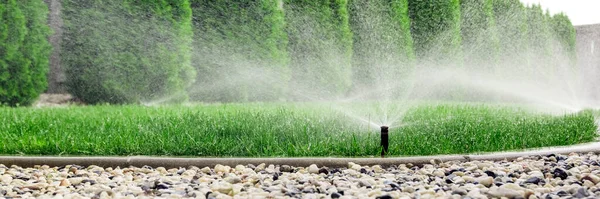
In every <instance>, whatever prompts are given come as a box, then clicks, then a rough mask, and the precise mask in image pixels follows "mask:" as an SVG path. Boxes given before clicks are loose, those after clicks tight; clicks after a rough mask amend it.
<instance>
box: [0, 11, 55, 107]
mask: <svg viewBox="0 0 600 199" xmlns="http://www.w3.org/2000/svg"><path fill="white" fill-rule="evenodd" d="M47 14H48V7H47V6H46V4H44V2H43V1H42V0H19V1H18V2H17V1H16V0H6V1H3V2H1V3H0V19H1V20H0V104H7V105H9V106H17V105H29V104H31V103H33V101H34V100H35V99H36V98H37V97H38V96H39V95H40V93H42V92H43V91H44V90H46V87H47V80H46V75H47V73H48V59H49V55H50V52H51V46H50V45H49V43H48V36H49V35H50V34H51V31H50V28H49V27H48V25H47V24H46V19H47Z"/></svg>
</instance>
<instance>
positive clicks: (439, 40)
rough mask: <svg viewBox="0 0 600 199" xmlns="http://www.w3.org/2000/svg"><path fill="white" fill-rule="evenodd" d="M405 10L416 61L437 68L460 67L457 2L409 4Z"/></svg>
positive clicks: (420, 0)
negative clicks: (410, 21) (410, 24)
mask: <svg viewBox="0 0 600 199" xmlns="http://www.w3.org/2000/svg"><path fill="white" fill-rule="evenodd" d="M408 9H409V15H410V18H411V20H412V26H411V33H412V37H413V40H414V48H415V53H416V56H417V58H418V60H419V61H422V62H425V63H429V64H434V65H436V66H437V65H443V66H449V67H453V66H459V65H462V50H461V43H462V38H461V32H460V20H461V19H460V18H461V14H460V1H459V0H430V1H423V0H410V1H408Z"/></svg>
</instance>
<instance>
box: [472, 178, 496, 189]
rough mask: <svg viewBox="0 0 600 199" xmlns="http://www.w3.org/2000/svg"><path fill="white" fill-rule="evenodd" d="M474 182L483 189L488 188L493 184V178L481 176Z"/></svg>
mask: <svg viewBox="0 0 600 199" xmlns="http://www.w3.org/2000/svg"><path fill="white" fill-rule="evenodd" d="M475 182H477V183H479V184H481V185H483V186H485V187H490V186H492V185H493V184H494V178H492V177H489V176H488V177H484V176H482V177H479V178H477V179H475Z"/></svg>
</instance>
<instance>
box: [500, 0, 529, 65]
mask: <svg viewBox="0 0 600 199" xmlns="http://www.w3.org/2000/svg"><path fill="white" fill-rule="evenodd" d="M492 3H493V8H494V17H495V21H496V31H497V34H496V35H497V36H498V40H499V41H500V43H499V44H500V45H499V55H500V58H501V60H502V63H501V64H502V65H506V66H512V67H514V66H520V65H528V63H529V60H528V58H527V52H529V41H528V37H527V35H528V34H529V32H530V29H529V26H528V24H527V12H526V10H525V6H524V5H523V4H522V3H521V2H520V1H519V0H502V1H500V0H494V1H492Z"/></svg>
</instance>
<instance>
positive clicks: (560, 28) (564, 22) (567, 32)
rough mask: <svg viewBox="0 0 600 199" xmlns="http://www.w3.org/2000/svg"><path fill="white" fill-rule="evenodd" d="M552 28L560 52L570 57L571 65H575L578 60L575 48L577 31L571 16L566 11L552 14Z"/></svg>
mask: <svg viewBox="0 0 600 199" xmlns="http://www.w3.org/2000/svg"><path fill="white" fill-rule="evenodd" d="M552 30H553V31H554V37H555V38H556V40H557V42H558V46H557V48H558V49H557V51H558V53H561V54H563V55H564V56H566V57H567V58H570V60H569V61H570V64H571V66H575V65H576V63H575V62H576V60H577V49H576V48H575V44H576V42H577V33H576V32H575V28H574V27H573V24H572V23H571V20H570V19H569V17H568V16H567V15H565V14H564V13H560V14H555V15H554V16H552Z"/></svg>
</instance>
